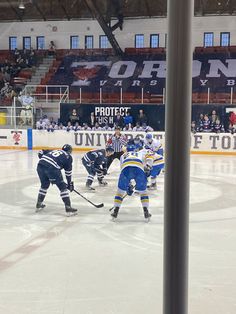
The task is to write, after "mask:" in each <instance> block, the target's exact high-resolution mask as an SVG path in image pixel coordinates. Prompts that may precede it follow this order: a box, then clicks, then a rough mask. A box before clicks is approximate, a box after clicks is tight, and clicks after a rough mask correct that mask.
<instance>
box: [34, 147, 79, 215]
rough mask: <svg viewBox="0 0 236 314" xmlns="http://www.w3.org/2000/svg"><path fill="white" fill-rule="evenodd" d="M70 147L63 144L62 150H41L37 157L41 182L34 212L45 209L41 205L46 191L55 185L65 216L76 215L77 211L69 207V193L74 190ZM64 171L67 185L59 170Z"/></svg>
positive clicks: (43, 205)
mask: <svg viewBox="0 0 236 314" xmlns="http://www.w3.org/2000/svg"><path fill="white" fill-rule="evenodd" d="M71 152H72V147H71V145H69V144H65V145H64V146H63V147H62V149H59V150H51V151H50V150H43V151H40V152H39V154H38V156H39V158H40V160H39V162H38V166H37V172H38V176H39V179H40V182H41V187H40V190H39V194H38V200H37V204H36V212H39V211H40V210H42V209H43V208H44V207H45V204H44V203H43V201H44V199H45V196H46V194H47V190H48V188H49V186H50V183H51V184H56V186H57V187H58V189H59V190H60V195H61V198H62V201H63V202H64V204H65V210H66V213H67V214H72V215H74V214H76V213H77V209H74V208H72V207H71V202H70V196H69V191H70V192H72V191H73V190H74V184H73V182H72V163H73V159H72V156H71ZM62 169H64V170H65V175H66V180H67V183H65V182H64V180H63V177H62V173H61V170H62Z"/></svg>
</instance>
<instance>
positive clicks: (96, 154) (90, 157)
mask: <svg viewBox="0 0 236 314" xmlns="http://www.w3.org/2000/svg"><path fill="white" fill-rule="evenodd" d="M83 158H84V160H85V161H86V162H87V163H89V164H93V165H94V168H100V166H102V167H103V168H106V165H107V158H106V151H105V149H96V150H91V151H89V152H87V153H86V154H85V155H84V157H83Z"/></svg>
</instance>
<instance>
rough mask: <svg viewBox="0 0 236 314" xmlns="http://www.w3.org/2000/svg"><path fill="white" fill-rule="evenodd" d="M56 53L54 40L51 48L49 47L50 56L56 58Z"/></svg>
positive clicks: (50, 45) (51, 42)
mask: <svg viewBox="0 0 236 314" xmlns="http://www.w3.org/2000/svg"><path fill="white" fill-rule="evenodd" d="M55 53H56V45H55V43H54V41H53V40H51V41H50V44H49V47H48V55H49V56H54V55H55Z"/></svg>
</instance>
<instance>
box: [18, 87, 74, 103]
mask: <svg viewBox="0 0 236 314" xmlns="http://www.w3.org/2000/svg"><path fill="white" fill-rule="evenodd" d="M27 93H29V94H30V95H31V96H32V97H34V99H35V102H43V103H45V104H49V103H52V102H57V103H59V104H60V103H61V102H69V99H70V97H69V86H68V85H26V86H25V88H24V89H23V91H22V94H23V95H26V94H27Z"/></svg>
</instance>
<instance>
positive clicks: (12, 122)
mask: <svg viewBox="0 0 236 314" xmlns="http://www.w3.org/2000/svg"><path fill="white" fill-rule="evenodd" d="M0 112H1V113H2V114H4V115H1V118H2V119H5V126H6V127H11V128H14V129H18V128H20V127H30V128H33V125H34V109H33V108H31V109H28V110H27V115H26V114H25V112H26V110H25V108H23V107H19V106H17V105H16V98H14V101H13V104H12V106H8V107H2V106H1V107H0Z"/></svg>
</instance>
